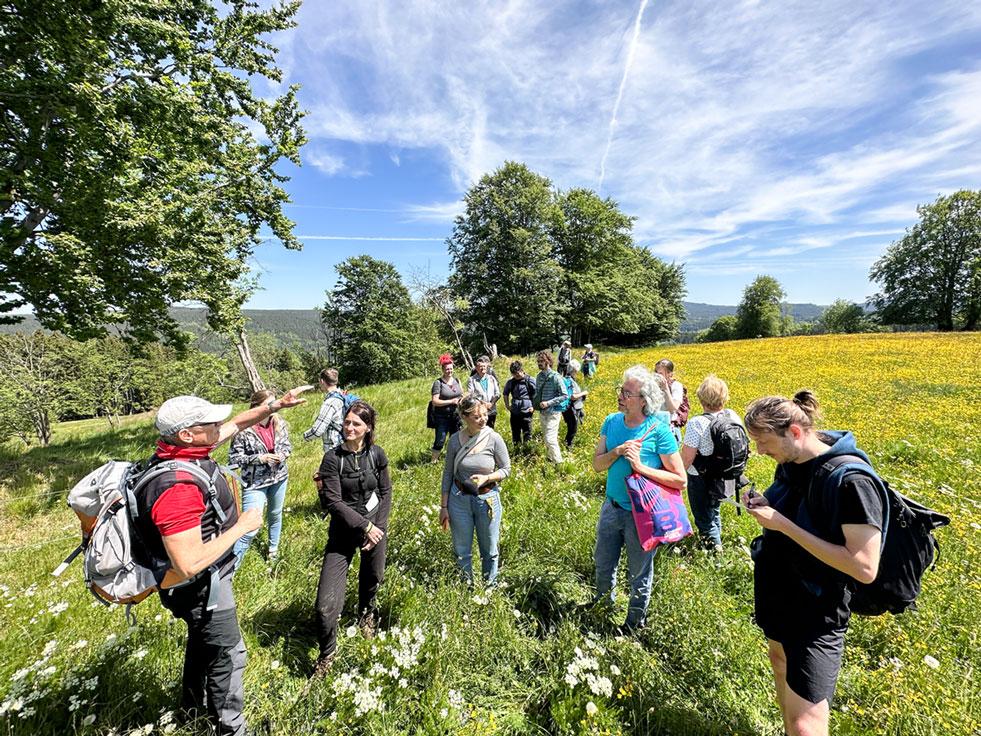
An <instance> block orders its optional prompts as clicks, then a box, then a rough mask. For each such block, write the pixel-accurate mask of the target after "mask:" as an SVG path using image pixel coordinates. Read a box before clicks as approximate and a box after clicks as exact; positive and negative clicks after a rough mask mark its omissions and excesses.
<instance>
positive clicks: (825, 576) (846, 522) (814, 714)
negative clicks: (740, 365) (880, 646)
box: [743, 390, 884, 736]
mask: <svg viewBox="0 0 981 736" xmlns="http://www.w3.org/2000/svg"><path fill="white" fill-rule="evenodd" d="M819 419H820V407H819V404H818V400H817V397H816V396H815V395H814V394H813V393H812V392H811V391H808V390H803V391H798V392H797V393H796V394H795V395H794V397H793V399H787V398H784V397H782V396H768V397H765V398H762V399H757V400H756V401H754V402H753V403H751V404H750V405H749V407H748V408H747V409H746V417H745V425H746V430H747V431H748V433H749V436H750V438H751V439H752V440H753V441H754V442H755V443H756V450H757V452H759V453H760V454H761V455H769V456H770V457H772V458H773V459H774V460H776V461H777V469H776V473H775V475H774V480H773V484H772V485H771V486H770V487H769V488H768V489H767V490H766V492H765V493H764V494H763V495H762V496H757V495H755V494H754V493H753V492H752V491H748V492H747V493H745V494H744V495H743V504H744V505H745V506H746V507H747V508H748V509H749V513H750V515H751V516H752V517H753V518H754V519H756V520H757V521H758V522H759V523H760V525H761V526H762V527H763V534H762V536H760V537H757V538H756V539H755V540H753V545H752V548H753V560H754V562H755V570H754V594H755V607H756V623H757V625H759V627H760V628H761V629H762V630H763V633H764V634H765V635H766V637H767V642H768V646H769V657H770V664H771V666H772V668H773V677H774V680H775V683H776V691H777V701H778V703H779V705H780V710H781V713H782V714H783V721H784V728H785V729H786V732H787V733H788V734H790V736H805V735H806V736H826V735H827V733H828V720H829V712H830V706H831V700H832V698H833V697H834V690H835V684H836V682H837V679H838V671H839V670H840V668H841V657H842V653H843V651H844V645H845V632H846V631H847V629H848V621H849V618H850V615H851V612H850V610H849V601H850V600H851V591H852V589H853V587H854V583H855V582H856V581H857V582H859V583H870V582H872V581H873V580H875V577H876V574H877V572H878V567H879V554H880V545H881V541H882V535H881V530H882V528H883V525H884V513H883V507H882V498H881V496H880V493H879V490H878V488H877V486H876V484H875V481H874V480H873V478H872V477H871V476H872V475H874V471H872V469H871V467H869V473H864V472H861V471H855V472H851V471H849V472H846V473H844V475H843V476H842V474H841V473H839V474H837V475H836V476H831V477H833V478H836V482H835V483H831V482H824V481H825V480H827V479H828V477H829V476H828V475H827V473H828V468H829V467H831V466H832V465H833V464H834V462H835V461H834V458H837V457H842V456H844V457H847V458H849V459H850V461H853V462H864V463H867V464H869V465H871V463H869V459H868V456H867V455H866V454H865V453H864V452H862V451H861V450H859V449H858V448H857V447H856V446H855V438H854V437H853V436H852V434H851V432H840V431H827V432H820V431H818V430H817V422H818V421H819ZM839 462H840V461H839ZM816 478H818V479H819V480H820V482H815V479H816ZM831 486H833V487H831Z"/></svg>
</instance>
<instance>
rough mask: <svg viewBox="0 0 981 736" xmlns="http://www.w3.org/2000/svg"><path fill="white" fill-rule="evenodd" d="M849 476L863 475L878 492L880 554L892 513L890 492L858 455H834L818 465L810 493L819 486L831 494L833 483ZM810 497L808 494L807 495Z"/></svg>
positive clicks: (838, 482)
mask: <svg viewBox="0 0 981 736" xmlns="http://www.w3.org/2000/svg"><path fill="white" fill-rule="evenodd" d="M849 474H859V475H864V476H865V477H866V478H869V479H870V480H871V481H872V485H874V486H875V487H876V489H877V490H878V491H879V496H880V498H881V499H882V543H881V545H880V548H879V552H880V554H881V552H882V551H883V550H884V549H885V547H886V533H887V532H888V530H889V516H890V513H891V511H892V509H891V506H892V498H891V495H890V493H891V490H890V488H889V487H888V486H887V484H886V483H885V481H883V480H882V479H881V478H880V477H879V475H878V473H876V472H875V469H874V468H873V467H872V466H871V465H870V464H869V463H868V462H866V461H865V460H864V459H862V458H861V457H859V456H858V455H835V456H834V457H830V458H828V459H827V460H825V461H824V462H822V463H821V464H820V465H818V467H817V470H816V471H815V473H814V475H813V476H812V478H811V486H810V488H809V489H808V491H810V490H811V489H812V488H813V487H814V486H815V485H819V487H821V488H822V489H823V490H824V492H825V493H829V492H833V491H834V490H835V488H836V487H837V486H836V485H835V484H834V483H833V481H834V482H836V483H837V484H840V483H842V482H843V481H844V480H845V476H847V475H849ZM808 495H810V494H808Z"/></svg>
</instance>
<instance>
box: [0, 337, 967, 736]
mask: <svg viewBox="0 0 981 736" xmlns="http://www.w3.org/2000/svg"><path fill="white" fill-rule="evenodd" d="M660 357H665V355H664V354H663V353H662V352H661V351H658V350H640V351H631V352H627V353H623V354H619V355H610V356H608V357H607V358H606V359H605V360H604V361H603V363H602V364H601V366H600V373H599V376H598V377H597V378H595V379H594V380H593V381H592V382H589V383H588V384H586V387H587V388H588V389H589V390H590V397H589V400H588V401H587V405H586V406H587V414H588V416H587V420H586V423H585V425H584V426H583V427H582V428H581V430H580V436H579V439H578V440H577V445H576V447H575V448H574V450H573V452H572V454H571V456H570V457H569V458H568V459H567V460H566V462H564V463H563V464H562V465H561V466H559V467H557V468H555V467H552V466H550V465H548V464H547V463H546V462H545V460H544V451H543V448H541V447H540V446H538V445H536V446H535V448H534V449H533V450H532V451H531V452H529V453H523V454H516V455H515V456H514V457H513V467H514V471H513V475H512V477H511V478H510V479H508V481H507V482H506V483H505V485H504V492H503V503H504V516H503V536H502V543H501V559H502V567H501V585H500V587H499V588H498V589H496V590H494V591H491V592H485V591H483V590H481V589H479V588H477V589H470V588H467V587H465V586H464V585H463V584H461V583H460V582H459V580H458V577H457V574H456V572H455V569H454V561H453V554H452V551H451V544H450V539H449V535H448V534H446V533H443V532H441V531H440V530H439V528H438V526H437V511H438V504H439V473H440V470H441V468H440V466H434V465H430V464H429V463H428V462H427V461H428V455H429V451H428V448H429V446H430V444H431V441H432V433H431V432H429V431H427V430H426V429H425V426H424V424H425V403H426V400H427V396H426V394H427V392H428V386H429V383H430V381H429V380H413V381H405V382H400V383H392V384H386V385H382V386H374V387H367V388H365V389H363V390H359V393H360V394H361V395H362V396H363V397H364V398H365V399H367V400H368V401H370V402H372V403H373V404H374V405H375V406H376V407H377V408H378V410H379V412H380V415H381V417H382V419H381V427H380V431H379V442H380V444H381V445H382V446H383V447H384V448H385V449H386V451H387V452H388V455H389V457H390V458H391V460H392V462H393V465H394V467H395V473H394V479H395V502H394V509H393V515H392V522H391V528H390V530H389V532H390V542H389V560H388V570H387V577H386V581H385V583H384V585H383V586H382V589H381V593H380V596H379V603H380V606H381V611H382V617H383V626H382V629H383V631H384V636H383V637H381V636H380V637H379V638H377V639H375V640H374V641H365V640H364V639H362V638H361V636H360V634H356V633H355V632H354V631H353V630H351V632H350V633H351V634H352V635H351V636H348V631H347V627H348V626H349V625H350V624H352V623H353V607H354V605H355V599H356V586H355V584H354V583H355V579H356V576H355V575H354V574H353V572H352V574H351V575H350V576H349V583H350V585H349V590H348V605H347V608H346V610H345V612H344V614H343V616H342V620H341V635H340V643H339V651H338V659H337V661H336V663H335V666H334V669H333V671H332V673H331V675H330V676H329V677H328V678H327V679H325V680H324V681H323V682H321V683H319V684H318V685H317V686H316V687H315V688H314V689H313V690H312V692H311V694H310V695H309V696H307V697H301V695H300V693H301V689H302V688H303V686H304V684H305V682H306V678H307V676H308V675H309V673H310V671H311V668H312V664H313V661H314V658H315V656H316V637H315V630H314V627H313V619H312V608H313V598H314V592H315V589H316V584H317V578H318V574H319V565H320V559H321V555H322V550H323V544H324V541H325V536H326V523H325V521H324V520H323V518H322V517H321V515H320V512H319V508H318V506H317V503H316V496H315V492H314V490H313V488H312V485H311V483H310V482H309V478H310V476H311V474H312V472H313V471H314V469H315V468H316V466H317V465H318V463H319V459H320V446H319V442H311V443H304V442H303V441H302V439H301V438H300V434H301V433H302V431H303V430H304V429H305V428H306V427H307V426H309V424H310V422H311V421H312V419H313V416H314V414H315V412H316V409H317V406H316V404H317V399H316V398H314V399H313V400H312V401H311V403H309V404H307V405H305V406H303V407H301V408H298V409H296V410H293V411H292V412H287V413H286V414H285V416H286V418H287V419H288V420H289V422H290V424H291V427H292V430H293V438H294V443H295V447H296V451H295V454H294V456H293V458H292V459H291V461H290V478H291V480H290V489H289V492H288V498H287V512H286V518H285V526H284V532H283V542H282V544H281V548H280V555H281V561H280V563H279V564H278V565H277V566H276V567H275V568H269V567H268V566H267V565H266V563H265V561H264V558H263V555H262V551H264V543H263V540H264V533H260V536H259V538H258V540H257V543H256V544H255V545H254V547H253V549H252V550H251V551H250V552H249V554H248V556H247V557H246V560H245V564H244V565H243V567H242V568H241V569H240V571H239V572H238V574H237V576H236V580H235V587H236V596H237V599H238V604H239V618H240V621H241V625H242V630H243V633H244V635H245V639H246V644H247V646H248V649H249V664H248V669H247V673H246V683H245V686H246V693H247V705H246V713H247V716H248V719H249V721H250V723H251V725H252V726H253V727H254V728H255V729H256V730H258V731H259V732H260V733H263V732H268V733H276V734H301V733H302V734H307V733H324V734H352V733H353V734H474V735H476V734H546V733H548V734H552V733H556V734H573V733H596V734H598V733H609V734H617V733H631V734H646V733H663V734H736V733H739V734H768V733H775V732H776V733H778V732H779V731H780V728H779V723H778V721H779V714H778V711H777V708H776V704H775V702H774V700H773V697H772V684H771V680H770V674H769V667H768V663H767V661H766V656H765V644H764V640H763V638H762V635H761V633H760V632H759V631H758V630H757V629H756V628H755V626H754V625H753V624H752V622H751V619H750V614H751V610H752V567H751V563H750V561H749V557H748V554H747V549H746V545H747V543H748V540H749V539H751V538H752V537H753V536H755V534H756V533H758V528H757V527H756V525H755V522H753V521H752V520H751V519H748V518H747V517H746V516H745V515H744V516H736V514H735V513H734V510H733V509H732V508H731V507H728V506H726V507H724V508H723V539H724V543H725V546H726V551H725V552H724V554H722V555H721V556H719V557H709V556H706V555H704V554H703V553H700V552H698V551H697V550H696V545H695V544H694V543H693V542H692V541H691V540H686V541H685V542H683V543H682V544H679V545H676V546H674V547H672V548H664V549H662V550H661V552H660V553H659V554H658V556H657V558H656V573H655V586H654V592H653V596H652V600H651V609H650V622H651V623H650V626H649V628H648V629H647V630H645V631H644V632H642V633H641V634H640V635H639V636H637V637H636V638H624V637H620V636H617V635H616V631H615V626H616V624H618V623H619V622H621V621H622V620H623V616H624V613H625V608H624V606H625V602H624V601H623V598H624V597H625V596H623V595H621V596H620V600H619V603H618V605H617V607H615V608H614V609H612V610H610V609H605V608H602V607H601V608H594V607H592V606H591V605H589V603H590V600H591V597H592V594H593V587H592V580H593V564H592V546H593V540H594V537H595V523H596V518H597V513H598V509H599V506H600V503H601V499H602V494H603V478H602V476H600V475H597V474H595V473H593V472H592V470H591V469H590V464H589V459H590V456H591V454H592V449H593V444H594V442H595V438H596V436H597V432H598V429H599V426H600V423H601V421H602V419H603V417H604V416H605V415H606V414H607V413H608V412H610V411H614V410H615V397H614V386H615V385H616V383H617V381H618V379H619V375H620V372H621V371H622V370H623V369H624V368H626V367H627V366H629V365H631V364H634V363H637V362H642V363H646V364H647V365H652V364H653V362H654V361H655V360H656V359H658V358H660ZM667 357H671V358H672V359H673V360H674V361H675V362H676V364H677V365H678V375H679V377H680V378H681V380H682V381H684V382H685V383H686V385H687V386H688V387H689V393H690V397H691V399H692V402H693V405H694V406H693V411H698V407H697V400H696V399H695V396H694V389H695V387H696V386H697V385H698V383H699V381H700V380H701V378H702V377H703V376H704V375H705V374H706V373H708V372H715V373H717V374H718V375H720V376H721V377H722V378H724V379H725V380H726V381H727V382H728V383H729V386H730V388H731V391H732V399H731V401H730V406H732V407H734V408H735V409H736V410H737V411H740V412H741V411H742V409H743V408H744V407H745V406H746V404H747V403H748V402H749V401H750V400H752V399H753V398H756V397H758V396H761V395H765V394H770V393H783V394H785V395H788V394H790V393H791V392H792V391H794V390H795V389H797V388H800V387H802V386H808V387H810V388H813V389H814V390H815V391H816V392H817V393H818V396H819V397H820V398H821V399H822V402H823V404H824V407H825V415H826V422H825V425H826V426H827V427H829V428H847V429H852V430H854V431H855V433H856V435H857V436H858V439H859V443H860V445H861V446H862V447H863V448H864V449H866V450H867V451H868V452H869V454H870V455H871V456H872V458H873V461H874V462H875V464H876V466H877V468H878V469H879V471H880V472H881V474H882V475H883V476H884V477H886V478H887V479H889V480H890V482H892V483H893V485H894V486H896V487H898V488H899V489H900V490H902V491H904V492H906V493H908V494H909V495H912V496H915V497H917V498H919V499H921V500H924V501H926V502H927V503H929V504H931V505H933V506H934V507H935V508H937V509H939V510H941V511H943V512H945V513H949V514H950V515H951V516H952V517H953V518H954V520H955V521H954V523H953V524H952V525H951V527H949V528H947V529H944V530H942V531H941V532H940V534H939V536H940V539H941V544H942V546H943V555H942V558H941V561H940V564H939V566H938V567H937V570H936V571H935V572H933V573H931V574H929V575H928V577H927V580H926V586H925V592H924V594H923V596H922V601H921V605H920V608H919V610H918V611H917V612H916V613H912V614H906V615H903V616H900V617H896V618H894V617H891V616H884V617H880V618H875V619H856V620H854V621H853V624H852V627H851V630H850V633H849V637H848V646H847V648H846V653H845V663H844V667H843V670H842V674H841V678H840V680H839V686H838V694H837V699H836V701H835V704H834V710H833V714H832V721H833V724H834V729H835V731H836V732H837V733H840V734H903V736H907V735H915V736H921V735H926V734H970V733H975V732H977V729H978V728H979V724H981V720H979V686H978V682H977V677H976V674H975V673H976V672H977V671H978V669H979V666H981V655H979V654H978V647H977V636H978V632H979V631H981V620H979V618H981V614H979V609H981V605H979V604H981V596H979V591H981V576H979V574H978V567H977V561H978V553H979V550H981V487H979V481H978V468H979V467H981V442H979V437H981V408H979V403H978V400H977V385H976V384H977V366H978V365H979V364H981V339H979V337H978V336H976V335H881V336H878V335H877V336H854V337H836V336H827V337H812V338H795V339H783V340H759V341H748V342H733V343H722V344H714V345H691V346H679V347H674V348H671V351H670V354H668V356H667ZM501 369H502V370H503V366H502V367H501ZM500 428H501V429H502V430H503V432H502V434H505V435H507V434H508V432H507V416H506V415H505V414H503V413H502V415H501V427H500ZM154 439H155V437H154V432H153V429H152V423H151V418H150V417H138V418H133V419H131V420H129V421H127V422H125V423H124V424H123V426H121V427H120V428H118V429H116V430H110V429H109V428H107V427H106V426H105V425H104V423H103V424H100V423H98V422H88V423H73V424H70V425H61V426H59V427H58V428H57V432H56V434H55V438H54V441H53V443H52V445H51V446H50V447H48V448H31V449H25V448H23V447H18V446H14V445H13V444H12V443H8V444H7V445H5V446H3V447H2V449H0V530H2V535H3V542H2V545H0V546H2V552H0V580H2V586H0V647H2V650H0V651H2V652H3V654H4V656H3V657H2V659H0V693H2V695H0V702H2V703H3V705H2V706H0V709H3V710H4V715H3V716H0V719H2V720H0V728H5V729H6V730H7V731H8V732H9V733H30V734H63V733H66V732H78V733H83V732H84V733H109V732H116V733H123V732H126V731H131V732H135V731H137V730H139V729H142V732H144V733H148V732H149V731H148V730H147V729H155V730H158V731H162V732H168V733H169V732H174V733H180V732H183V729H185V727H183V726H181V727H178V726H177V725H176V720H175V719H174V717H173V714H172V712H171V709H172V708H173V707H174V705H175V704H176V702H177V700H178V697H179V682H178V680H179V676H180V663H181V658H182V649H183V640H184V626H183V624H180V623H179V622H178V623H174V622H173V621H172V620H171V619H170V617H169V614H167V612H166V611H165V610H163V609H162V608H161V607H160V605H159V602H158V601H157V600H156V599H151V600H149V601H147V602H145V603H143V604H141V605H140V606H139V607H138V610H137V612H138V615H139V624H138V625H137V626H136V627H134V628H129V627H128V626H127V624H126V622H125V620H124V618H123V616H122V612H121V610H119V609H104V608H103V607H101V606H99V605H98V604H96V603H95V602H94V601H93V600H92V599H91V597H90V596H89V595H88V593H87V592H86V591H85V590H84V589H83V586H82V584H81V582H80V568H79V567H78V566H76V567H75V568H74V569H72V570H71V571H70V572H69V573H66V576H65V579H64V580H61V579H54V578H52V577H51V576H50V574H49V573H50V571H51V569H52V568H54V566H55V565H56V564H57V563H58V561H59V560H60V558H61V557H62V556H63V555H64V554H65V552H66V551H68V550H69V549H70V548H71V547H72V546H73V544H74V540H72V539H66V537H69V536H70V535H73V534H74V532H75V520H74V516H73V515H72V514H71V513H70V512H69V511H68V510H67V509H66V508H65V505H64V501H65V494H66V491H67V489H68V488H70V487H71V485H72V484H73V483H74V481H75V480H77V479H78V478H79V477H80V476H81V475H83V474H84V473H85V472H87V471H88V470H90V469H91V468H92V467H95V466H96V465H97V464H99V463H101V462H103V461H104V460H107V459H110V458H138V457H142V456H145V455H146V454H148V453H149V452H150V451H151V449H152V446H153V442H154ZM507 439H508V442H509V444H510V438H509V437H508V438H507ZM221 454H223V453H219V455H221ZM772 472H773V464H772V462H771V461H769V460H768V459H767V458H763V457H755V456H754V457H753V458H752V460H751V463H750V467H749V474H750V476H751V477H752V478H753V479H754V480H755V481H756V482H757V483H758V484H759V485H762V486H765V485H766V484H767V483H768V481H769V479H770V477H771V476H772Z"/></svg>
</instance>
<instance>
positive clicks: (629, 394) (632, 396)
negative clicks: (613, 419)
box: [617, 383, 640, 399]
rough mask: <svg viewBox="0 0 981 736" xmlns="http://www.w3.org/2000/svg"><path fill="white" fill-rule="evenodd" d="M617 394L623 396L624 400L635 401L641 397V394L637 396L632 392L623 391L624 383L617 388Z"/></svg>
mask: <svg viewBox="0 0 981 736" xmlns="http://www.w3.org/2000/svg"><path fill="white" fill-rule="evenodd" d="M617 393H618V394H619V395H620V396H622V397H623V398H625V399H635V398H637V397H638V396H640V394H639V393H636V394H635V393H632V392H631V391H624V390H623V384H622V383H621V384H620V385H619V386H617Z"/></svg>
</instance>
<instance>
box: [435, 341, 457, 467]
mask: <svg viewBox="0 0 981 736" xmlns="http://www.w3.org/2000/svg"><path fill="white" fill-rule="evenodd" d="M439 368H440V372H441V375H440V377H439V378H437V379H436V380H435V381H433V387H432V389H431V390H430V392H429V393H430V394H432V396H431V400H432V404H433V419H434V420H435V425H436V426H435V427H434V429H435V430H436V437H435V439H434V440H433V457H432V461H433V462H436V461H437V460H439V453H441V452H442V451H443V445H445V444H446V438H447V437H449V436H450V435H451V434H453V433H454V432H456V431H457V430H458V429H459V428H460V419H459V417H458V416H457V413H456V406H457V404H459V403H460V397H461V396H463V386H461V385H460V380H459V379H458V378H456V377H455V376H454V375H453V356H452V355H450V354H449V353H443V354H442V355H441V356H439Z"/></svg>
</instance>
